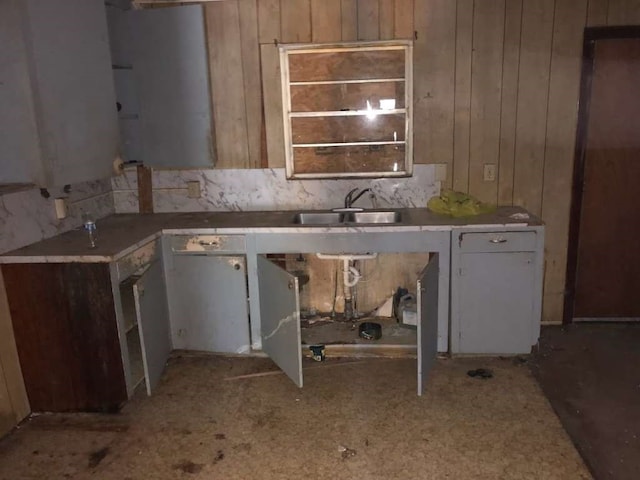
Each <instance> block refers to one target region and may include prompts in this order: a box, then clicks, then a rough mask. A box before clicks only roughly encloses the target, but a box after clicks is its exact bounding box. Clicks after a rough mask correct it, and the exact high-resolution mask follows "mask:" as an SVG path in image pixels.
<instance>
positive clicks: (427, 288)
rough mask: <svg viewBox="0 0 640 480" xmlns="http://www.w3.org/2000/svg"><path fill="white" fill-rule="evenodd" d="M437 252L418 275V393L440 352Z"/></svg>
mask: <svg viewBox="0 0 640 480" xmlns="http://www.w3.org/2000/svg"><path fill="white" fill-rule="evenodd" d="M439 261H440V256H439V255H438V254H437V253H436V254H435V255H433V256H432V257H431V259H430V260H429V263H428V264H427V266H426V267H425V268H424V270H423V271H422V273H421V274H420V277H418V285H417V289H416V291H417V292H418V302H417V303H418V395H422V391H423V389H424V385H425V383H426V380H427V377H428V375H429V371H430V370H431V368H432V367H433V364H434V363H435V360H436V355H437V353H438V275H439V268H438V263H439Z"/></svg>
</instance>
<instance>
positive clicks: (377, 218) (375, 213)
mask: <svg viewBox="0 0 640 480" xmlns="http://www.w3.org/2000/svg"><path fill="white" fill-rule="evenodd" d="M401 221H402V215H401V213H400V212H395V211H387V210H383V211H380V210H363V211H345V212H340V211H338V212H301V213H296V214H295V216H294V217H293V223H295V224H298V225H343V224H369V225H371V224H374V225H378V224H394V223H400V222H401Z"/></svg>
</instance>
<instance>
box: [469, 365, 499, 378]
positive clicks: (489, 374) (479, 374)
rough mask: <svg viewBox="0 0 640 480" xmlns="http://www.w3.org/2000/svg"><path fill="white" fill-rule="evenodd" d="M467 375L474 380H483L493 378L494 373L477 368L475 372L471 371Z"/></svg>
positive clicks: (486, 369)
mask: <svg viewBox="0 0 640 480" xmlns="http://www.w3.org/2000/svg"><path fill="white" fill-rule="evenodd" d="M467 375H469V376H470V377H474V378H480V379H482V380H486V379H487V378H493V372H492V371H491V370H490V369H488V368H476V369H475V370H469V371H468V372H467Z"/></svg>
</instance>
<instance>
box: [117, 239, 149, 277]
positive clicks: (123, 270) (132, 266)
mask: <svg viewBox="0 0 640 480" xmlns="http://www.w3.org/2000/svg"><path fill="white" fill-rule="evenodd" d="M158 254H159V249H158V241H157V240H155V241H153V242H149V243H147V244H146V245H143V246H142V247H140V248H139V249H137V250H136V251H134V252H132V253H130V254H129V255H127V256H126V257H124V258H122V259H120V260H118V262H117V264H116V268H117V271H118V278H119V279H120V280H123V279H125V278H127V277H129V276H131V275H132V274H133V273H135V272H136V271H138V270H139V269H140V268H142V267H143V266H145V265H148V264H149V263H150V262H152V261H153V260H154V259H155V258H156V257H157V256H158Z"/></svg>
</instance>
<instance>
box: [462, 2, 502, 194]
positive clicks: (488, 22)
mask: <svg viewBox="0 0 640 480" xmlns="http://www.w3.org/2000/svg"><path fill="white" fill-rule="evenodd" d="M504 14H505V3H504V1H490V2H486V1H477V2H475V5H474V9H473V54H472V61H471V71H472V72H473V76H472V77H471V119H470V132H469V133H470V137H469V149H470V154H469V193H470V194H472V195H474V196H476V197H477V198H478V199H480V200H481V201H483V202H488V203H491V204H495V203H496V202H497V200H498V182H497V177H496V180H494V181H485V180H484V178H483V177H484V165H485V164H495V166H496V168H498V161H499V154H500V102H501V90H502V63H503V59H502V54H503V41H504Z"/></svg>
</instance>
